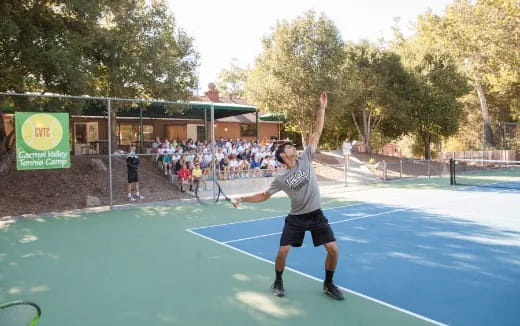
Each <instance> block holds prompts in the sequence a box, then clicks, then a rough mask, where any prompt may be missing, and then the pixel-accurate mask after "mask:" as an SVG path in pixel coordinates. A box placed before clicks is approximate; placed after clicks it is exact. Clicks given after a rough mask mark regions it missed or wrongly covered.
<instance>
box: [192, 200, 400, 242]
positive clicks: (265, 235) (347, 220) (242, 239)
mask: <svg viewBox="0 0 520 326" xmlns="http://www.w3.org/2000/svg"><path fill="white" fill-rule="evenodd" d="M404 210H406V209H404V208H401V209H394V210H391V211H386V212H382V213H377V214H370V215H363V216H358V217H353V218H349V219H346V220H340V221H336V222H330V223H329V225H330V224H337V223H343V222H350V221H354V220H359V219H362V218H367V217H373V216H379V215H384V214H388V213H395V212H400V211H404ZM190 230H191V229H190ZM190 230H187V231H190ZM277 234H282V232H275V233H267V234H261V235H256V236H254V237H247V238H241V239H235V240H228V241H224V242H222V243H232V242H239V241H245V240H251V239H258V238H265V237H269V236H272V235H277Z"/></svg>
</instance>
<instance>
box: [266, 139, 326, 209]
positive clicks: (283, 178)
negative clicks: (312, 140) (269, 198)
mask: <svg viewBox="0 0 520 326" xmlns="http://www.w3.org/2000/svg"><path fill="white" fill-rule="evenodd" d="M313 157H314V151H313V150H312V147H311V146H307V148H306V149H305V151H303V154H302V155H301V156H300V157H299V158H298V160H297V163H296V166H295V167H294V168H292V169H287V170H285V171H283V172H282V173H280V174H278V175H277V176H276V177H275V178H274V180H273V181H272V182H271V185H270V186H269V189H268V190H267V192H269V194H271V195H273V194H275V193H277V192H278V191H280V190H283V191H284V192H285V193H286V194H287V196H289V198H291V214H292V215H301V214H306V213H309V212H312V211H315V210H317V209H320V208H321V199H320V189H319V188H318V182H317V180H316V174H315V173H314V169H313V168H312V159H313Z"/></svg>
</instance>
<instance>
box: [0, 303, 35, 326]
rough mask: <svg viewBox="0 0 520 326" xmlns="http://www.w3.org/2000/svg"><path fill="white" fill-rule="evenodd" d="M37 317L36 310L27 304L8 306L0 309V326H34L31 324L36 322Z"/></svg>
mask: <svg viewBox="0 0 520 326" xmlns="http://www.w3.org/2000/svg"><path fill="white" fill-rule="evenodd" d="M38 317H39V311H38V308H36V307H35V306H33V305H31V304H27V303H19V304H13V305H8V306H6V307H4V308H1V309H0V325H2V326H28V325H35V323H33V322H35V321H37V320H38Z"/></svg>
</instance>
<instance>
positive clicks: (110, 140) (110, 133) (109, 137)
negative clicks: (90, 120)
mask: <svg viewBox="0 0 520 326" xmlns="http://www.w3.org/2000/svg"><path fill="white" fill-rule="evenodd" d="M107 111H108V185H109V186H108V187H109V189H108V191H109V193H110V208H112V113H111V112H110V111H111V108H110V99H108V100H107Z"/></svg>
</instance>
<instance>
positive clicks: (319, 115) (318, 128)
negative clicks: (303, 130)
mask: <svg viewBox="0 0 520 326" xmlns="http://www.w3.org/2000/svg"><path fill="white" fill-rule="evenodd" d="M327 101H328V98H327V92H322V93H321V96H320V106H319V107H318V108H317V109H316V121H315V122H314V130H313V131H312V134H311V135H310V136H309V146H311V147H312V150H313V151H315V150H316V149H317V148H318V142H319V141H320V136H321V132H322V130H323V124H324V122H325V108H326V107H327Z"/></svg>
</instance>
